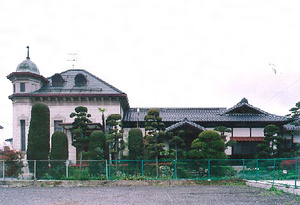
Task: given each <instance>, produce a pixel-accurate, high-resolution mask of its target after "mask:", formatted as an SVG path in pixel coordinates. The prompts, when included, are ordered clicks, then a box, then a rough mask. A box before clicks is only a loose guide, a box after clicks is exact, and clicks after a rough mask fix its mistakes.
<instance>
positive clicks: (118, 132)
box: [106, 114, 125, 160]
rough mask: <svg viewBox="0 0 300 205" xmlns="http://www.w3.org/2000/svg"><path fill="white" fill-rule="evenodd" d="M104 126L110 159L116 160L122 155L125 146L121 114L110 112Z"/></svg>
mask: <svg viewBox="0 0 300 205" xmlns="http://www.w3.org/2000/svg"><path fill="white" fill-rule="evenodd" d="M106 126H107V127H108V140H107V142H108V143H109V153H110V154H111V159H112V160H118V159H119V157H120V156H121V157H122V154H123V150H124V148H125V145H124V140H123V131H122V123H121V115H119V114H111V115H109V116H108V117H107V119H106Z"/></svg>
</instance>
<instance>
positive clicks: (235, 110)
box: [123, 99, 288, 123]
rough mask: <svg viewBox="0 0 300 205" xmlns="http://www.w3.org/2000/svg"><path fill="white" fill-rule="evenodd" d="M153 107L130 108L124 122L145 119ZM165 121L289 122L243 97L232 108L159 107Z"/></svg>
mask: <svg viewBox="0 0 300 205" xmlns="http://www.w3.org/2000/svg"><path fill="white" fill-rule="evenodd" d="M149 109H151V108H139V113H138V112H137V110H138V109H137V108H130V109H128V110H127V111H126V112H125V113H124V118H123V121H124V122H137V121H140V122H142V121H144V117H145V116H146V115H147V111H148V110H149ZM157 109H158V110H159V112H160V114H159V115H160V117H162V120H163V121H164V122H180V121H182V120H183V119H185V118H187V119H188V120H189V121H191V122H259V123H260V122H272V123H274V122H283V123H286V122H288V120H287V118H286V117H284V116H278V115H273V114H270V113H267V112H265V111H263V110H261V109H259V108H256V107H254V106H252V105H250V104H249V103H248V101H247V100H246V99H243V100H242V101H241V102H239V103H238V104H237V105H235V106H234V107H232V108H229V109H226V108H157Z"/></svg>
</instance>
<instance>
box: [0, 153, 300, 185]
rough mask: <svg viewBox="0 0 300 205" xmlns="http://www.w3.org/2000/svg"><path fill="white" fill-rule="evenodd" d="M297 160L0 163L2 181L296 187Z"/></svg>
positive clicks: (297, 180) (298, 159) (35, 161)
mask: <svg viewBox="0 0 300 205" xmlns="http://www.w3.org/2000/svg"><path fill="white" fill-rule="evenodd" d="M299 165H300V158H284V159H283V158H282V159H226V160H220V159H210V160H189V159H183V160H158V161H156V160H110V161H108V160H83V161H81V162H80V161H76V162H71V161H63V160H42V161H37V160H31V161H27V160H24V161H23V163H21V164H20V162H18V163H14V162H12V161H5V160H1V161H0V177H1V179H3V180H4V179H6V178H13V179H68V180H106V179H107V180H157V179H166V180H172V179H196V180H223V179H246V180H253V181H260V182H264V183H271V184H279V185H284V186H286V187H295V188H298V182H299V180H300V177H299V171H300V169H299Z"/></svg>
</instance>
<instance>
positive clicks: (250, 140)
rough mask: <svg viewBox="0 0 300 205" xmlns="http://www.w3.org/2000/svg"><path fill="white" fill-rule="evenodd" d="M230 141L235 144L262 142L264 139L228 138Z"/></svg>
mask: <svg viewBox="0 0 300 205" xmlns="http://www.w3.org/2000/svg"><path fill="white" fill-rule="evenodd" d="M230 140H234V141H237V142H262V141H263V140H264V137H230Z"/></svg>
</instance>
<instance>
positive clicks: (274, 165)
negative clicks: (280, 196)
mask: <svg viewBox="0 0 300 205" xmlns="http://www.w3.org/2000/svg"><path fill="white" fill-rule="evenodd" d="M275 167H276V159H275V158H274V163H273V186H274V181H275V169H276V168H275Z"/></svg>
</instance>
